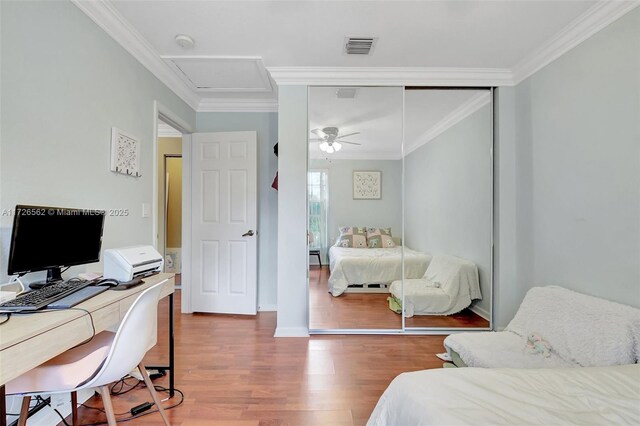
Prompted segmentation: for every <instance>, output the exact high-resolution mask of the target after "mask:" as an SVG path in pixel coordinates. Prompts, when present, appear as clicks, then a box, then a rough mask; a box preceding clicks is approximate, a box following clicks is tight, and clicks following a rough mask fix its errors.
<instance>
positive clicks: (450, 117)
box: [403, 91, 491, 157]
mask: <svg viewBox="0 0 640 426" xmlns="http://www.w3.org/2000/svg"><path fill="white" fill-rule="evenodd" d="M490 102H491V92H490V91H486V92H483V93H478V94H477V95H475V96H473V97H471V99H469V100H468V101H467V102H465V103H463V104H462V105H460V106H459V107H458V108H456V109H454V110H453V111H451V112H450V113H449V114H447V115H446V116H445V117H444V118H443V119H442V120H440V121H438V122H437V123H436V124H435V125H434V126H433V127H431V128H430V129H429V130H427V131H426V132H425V133H423V134H422V136H421V137H420V138H419V139H418V140H417V141H416V143H413V144H411V145H409V144H405V149H404V153H403V155H404V156H405V157H406V156H407V155H409V154H411V153H412V152H413V151H415V150H416V149H418V148H420V147H421V146H422V145H424V144H426V143H427V142H429V141H432V140H433V139H435V138H437V137H438V136H440V135H441V134H443V133H444V132H446V131H447V130H449V129H450V128H452V127H453V126H455V125H456V124H458V123H459V122H461V121H462V120H464V119H465V118H467V117H469V116H470V115H471V114H473V113H474V112H476V111H478V110H479V109H480V108H482V107H483V106H485V105H487V104H489V103H490Z"/></svg>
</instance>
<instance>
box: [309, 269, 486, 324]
mask: <svg viewBox="0 0 640 426" xmlns="http://www.w3.org/2000/svg"><path fill="white" fill-rule="evenodd" d="M310 268H311V269H310V271H309V328H311V329H347V328H356V329H371V328H373V329H400V328H402V318H400V315H398V314H396V313H394V312H393V311H391V310H390V309H389V307H388V303H387V297H389V294H388V293H343V294H342V295H340V296H338V297H334V296H332V295H331V294H329V292H328V291H327V290H328V286H327V280H328V279H329V269H328V268H326V267H323V268H320V267H318V266H311V267H310ZM405 325H406V327H445V328H458V327H469V328H483V327H489V321H487V320H485V319H484V318H482V317H480V316H479V315H477V314H475V313H473V312H471V311H470V310H468V309H465V310H464V311H462V312H460V313H458V314H454V315H447V316H445V315H437V316H433V315H415V316H413V317H412V318H406V319H405Z"/></svg>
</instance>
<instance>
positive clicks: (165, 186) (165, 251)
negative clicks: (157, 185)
mask: <svg viewBox="0 0 640 426" xmlns="http://www.w3.org/2000/svg"><path fill="white" fill-rule="evenodd" d="M169 158H179V159H180V160H182V154H164V155H163V156H162V162H163V164H164V173H165V178H164V179H163V180H162V182H163V184H164V187H163V188H164V191H162V196H163V198H164V203H163V207H164V223H163V225H164V239H163V241H162V242H163V246H160V244H158V248H161V249H162V251H160V250H158V252H160V253H161V254H162V256H163V258H165V259H166V257H167V217H168V215H167V213H168V211H169V209H168V208H167V201H168V200H167V195H169V194H168V193H167V190H168V189H169V188H167V179H166V174H167V159H169ZM158 193H160V191H158ZM180 205H182V200H180ZM183 210H184V208H183ZM180 228H181V229H180V231H181V232H180V234H182V221H181V223H180ZM158 243H159V241H158ZM180 253H182V247H180ZM180 263H181V264H182V256H181V257H180ZM180 273H182V267H180Z"/></svg>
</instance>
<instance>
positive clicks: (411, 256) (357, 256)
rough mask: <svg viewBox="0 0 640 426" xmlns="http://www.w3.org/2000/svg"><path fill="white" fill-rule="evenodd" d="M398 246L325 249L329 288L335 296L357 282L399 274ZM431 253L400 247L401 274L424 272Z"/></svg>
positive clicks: (394, 277) (390, 278)
mask: <svg viewBox="0 0 640 426" xmlns="http://www.w3.org/2000/svg"><path fill="white" fill-rule="evenodd" d="M402 256H403V254H402V247H401V246H398V247H393V248H366V249H363V248H345V247H335V246H334V247H331V249H330V250H329V264H330V268H331V275H330V276H329V292H330V293H331V294H332V295H334V296H339V295H341V294H342V293H344V291H345V290H346V289H347V288H348V287H349V285H358V284H389V283H391V282H393V281H395V280H399V279H401V278H402ZM430 261H431V256H430V255H428V254H426V253H421V252H418V251H415V250H411V249H410V248H407V247H404V263H405V266H404V269H405V278H420V277H422V276H423V275H424V273H425V271H426V270H427V266H429V262H430Z"/></svg>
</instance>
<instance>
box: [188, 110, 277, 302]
mask: <svg viewBox="0 0 640 426" xmlns="http://www.w3.org/2000/svg"><path fill="white" fill-rule="evenodd" d="M196 129H197V131H198V132H234V131H245V130H252V131H256V132H257V133H258V309H259V310H276V306H277V304H276V301H277V267H276V266H277V262H278V252H277V245H278V191H276V190H275V189H273V188H271V183H272V182H273V178H274V177H275V174H276V171H277V170H278V157H276V156H275V154H274V153H273V146H274V145H275V144H276V141H277V140H278V114H277V113H275V112H225V113H223V112H199V113H197V114H196Z"/></svg>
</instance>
